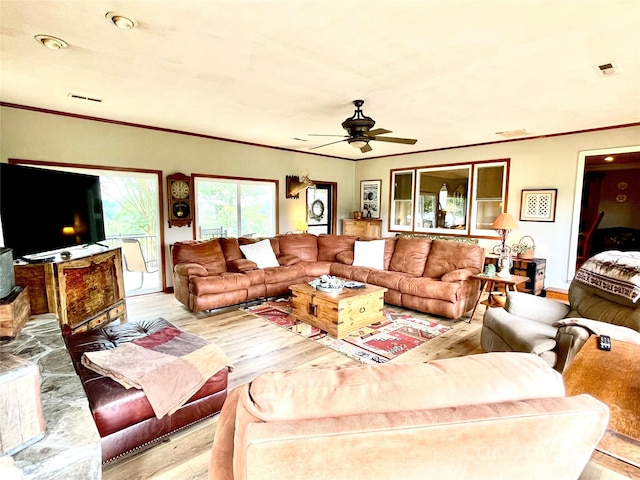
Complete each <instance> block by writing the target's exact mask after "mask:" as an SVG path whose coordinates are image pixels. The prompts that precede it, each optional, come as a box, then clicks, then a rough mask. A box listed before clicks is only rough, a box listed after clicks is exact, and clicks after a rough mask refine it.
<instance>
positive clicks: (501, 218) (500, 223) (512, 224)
mask: <svg viewBox="0 0 640 480" xmlns="http://www.w3.org/2000/svg"><path fill="white" fill-rule="evenodd" d="M491 228H493V229H494V230H515V229H517V228H518V224H517V223H516V221H515V219H514V218H513V217H512V216H511V214H510V213H501V214H500V215H498V218H496V221H495V222H493V225H491Z"/></svg>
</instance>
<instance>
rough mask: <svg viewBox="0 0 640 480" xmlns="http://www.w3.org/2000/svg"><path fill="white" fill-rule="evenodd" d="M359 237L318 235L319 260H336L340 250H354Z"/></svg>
mask: <svg viewBox="0 0 640 480" xmlns="http://www.w3.org/2000/svg"><path fill="white" fill-rule="evenodd" d="M356 239H357V237H354V236H351V235H329V234H326V233H321V234H320V235H318V261H320V262H335V261H336V255H337V254H338V253H340V252H351V251H353V244H354V242H355V241H356Z"/></svg>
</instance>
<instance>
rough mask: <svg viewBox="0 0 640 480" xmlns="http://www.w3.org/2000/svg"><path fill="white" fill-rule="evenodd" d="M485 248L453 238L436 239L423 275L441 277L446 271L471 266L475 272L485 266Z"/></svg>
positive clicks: (478, 271)
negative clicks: (453, 239)
mask: <svg viewBox="0 0 640 480" xmlns="http://www.w3.org/2000/svg"><path fill="white" fill-rule="evenodd" d="M483 262H484V250H483V249H482V248H481V247H479V246H477V245H471V244H468V243H462V242H456V241H452V240H434V241H433V244H432V246H431V251H430V252H429V258H428V259H427V264H426V266H425V268H424V273H423V275H424V276H425V277H431V278H441V277H442V276H443V275H444V274H445V273H448V272H452V271H453V270H458V269H460V268H469V269H471V270H472V271H473V273H474V274H477V273H480V272H481V271H482V268H483Z"/></svg>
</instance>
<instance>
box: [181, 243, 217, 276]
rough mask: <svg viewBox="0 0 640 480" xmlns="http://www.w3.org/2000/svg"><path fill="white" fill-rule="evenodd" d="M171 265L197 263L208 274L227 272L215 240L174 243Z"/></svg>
mask: <svg viewBox="0 0 640 480" xmlns="http://www.w3.org/2000/svg"><path fill="white" fill-rule="evenodd" d="M171 256H172V258H173V264H174V265H178V264H180V263H199V264H200V265H202V266H203V267H204V268H206V269H207V272H209V273H210V274H214V275H215V274H217V273H222V272H226V271H227V263H226V260H225V258H224V254H223V253H222V248H221V247H220V242H219V241H218V239H217V238H214V239H212V240H190V241H186V242H176V243H175V244H174V245H173V248H172V249H171Z"/></svg>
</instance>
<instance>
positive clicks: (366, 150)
mask: <svg viewBox="0 0 640 480" xmlns="http://www.w3.org/2000/svg"><path fill="white" fill-rule="evenodd" d="M371 150H373V148H371V145H369V144H368V143H367V144H366V145H365V146H364V147H360V151H361V152H362V153H367V152H370V151H371Z"/></svg>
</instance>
